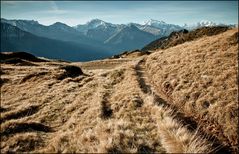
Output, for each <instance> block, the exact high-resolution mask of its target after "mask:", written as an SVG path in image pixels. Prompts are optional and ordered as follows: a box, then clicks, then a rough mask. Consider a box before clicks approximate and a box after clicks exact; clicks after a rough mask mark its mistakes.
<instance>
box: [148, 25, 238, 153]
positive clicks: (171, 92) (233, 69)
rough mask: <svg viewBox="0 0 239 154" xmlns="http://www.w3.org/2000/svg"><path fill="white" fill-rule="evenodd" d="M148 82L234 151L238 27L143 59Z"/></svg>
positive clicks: (236, 125)
mask: <svg viewBox="0 0 239 154" xmlns="http://www.w3.org/2000/svg"><path fill="white" fill-rule="evenodd" d="M146 70H147V72H148V74H149V76H150V77H151V81H152V84H153V85H155V86H156V87H157V89H158V91H159V92H160V93H161V94H162V95H165V96H166V98H167V100H168V101H169V102H171V103H173V104H174V105H176V106H177V107H178V108H180V110H181V111H182V112H184V113H185V114H187V115H188V116H189V117H193V118H194V119H195V120H196V121H198V123H199V124H200V125H201V127H203V128H204V129H205V130H206V131H207V132H210V133H211V134H213V135H214V136H216V137H217V138H218V139H219V140H221V142H223V143H224V144H225V145H227V146H230V147H231V148H232V149H234V150H235V151H238V80H237V78H238V76H237V74H238V31H237V30H236V29H233V30H229V31H227V32H224V33H222V34H219V35H216V36H211V37H204V38H202V39H199V40H197V41H195V42H187V43H184V44H182V45H178V46H176V47H172V48H169V49H167V50H158V51H157V52H155V53H154V54H152V55H150V56H149V57H148V58H147V60H146Z"/></svg>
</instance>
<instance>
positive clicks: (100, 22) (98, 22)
mask: <svg viewBox="0 0 239 154" xmlns="http://www.w3.org/2000/svg"><path fill="white" fill-rule="evenodd" d="M86 24H87V25H88V26H89V27H90V28H96V27H99V26H101V25H103V26H106V25H107V23H106V22H105V21H103V20H100V19H93V20H91V21H89V22H87V23H86Z"/></svg>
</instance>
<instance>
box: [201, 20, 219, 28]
mask: <svg viewBox="0 0 239 154" xmlns="http://www.w3.org/2000/svg"><path fill="white" fill-rule="evenodd" d="M215 25H217V24H216V23H214V22H212V21H208V20H201V21H200V22H198V23H197V26H200V27H203V26H205V27H210V26H215Z"/></svg>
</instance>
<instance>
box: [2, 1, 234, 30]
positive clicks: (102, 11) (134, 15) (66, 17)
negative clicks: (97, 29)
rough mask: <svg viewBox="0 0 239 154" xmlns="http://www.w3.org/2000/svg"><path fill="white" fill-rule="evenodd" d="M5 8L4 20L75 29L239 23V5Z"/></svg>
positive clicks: (5, 3)
mask: <svg viewBox="0 0 239 154" xmlns="http://www.w3.org/2000/svg"><path fill="white" fill-rule="evenodd" d="M1 8H2V9H1V18H5V19H23V20H36V21H38V22H39V23H40V24H43V25H51V24H54V23H55V22H63V23H65V24H67V25H69V26H75V25H77V24H85V23H86V22H88V21H90V20H92V19H100V20H103V21H106V22H110V23H113V24H128V23H131V22H133V23H139V24H143V23H144V22H145V21H147V20H149V19H154V20H159V21H165V22H166V23H170V24H177V25H184V24H185V23H186V24H194V23H196V22H199V21H202V20H206V21H212V22H215V23H223V24H237V23H238V19H237V18H238V15H237V14H238V5H237V1H201V2H199V1H169V2H165V1H147V2H146V1H138V2H135V1H114V2H113V1H111V2H110V1H104V2H103V1H96V2H92V1H91V2H90V1H89V2H86V1H77V2H73V1H72V2H70V1H65V2H62V1H45V2H44V1H36V2H27V1H24V2H20V1H1Z"/></svg>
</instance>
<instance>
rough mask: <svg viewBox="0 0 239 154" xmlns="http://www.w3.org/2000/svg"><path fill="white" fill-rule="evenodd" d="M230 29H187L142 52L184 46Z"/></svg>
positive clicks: (161, 39) (155, 43)
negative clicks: (188, 42) (183, 44)
mask: <svg viewBox="0 0 239 154" xmlns="http://www.w3.org/2000/svg"><path fill="white" fill-rule="evenodd" d="M228 29H229V27H220V26H217V27H202V28H198V29H196V30H193V31H190V32H189V31H188V30H186V29H184V30H181V31H178V32H172V33H171V34H170V35H169V36H168V37H162V38H160V39H158V40H155V41H153V42H151V43H149V44H148V45H146V46H145V47H144V48H143V49H142V51H149V50H156V49H167V48H170V47H173V46H176V45H178V44H182V43H184V42H187V41H193V40H196V39H198V38H201V37H203V36H212V35H217V34H220V33H223V32H225V31H227V30H228Z"/></svg>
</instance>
